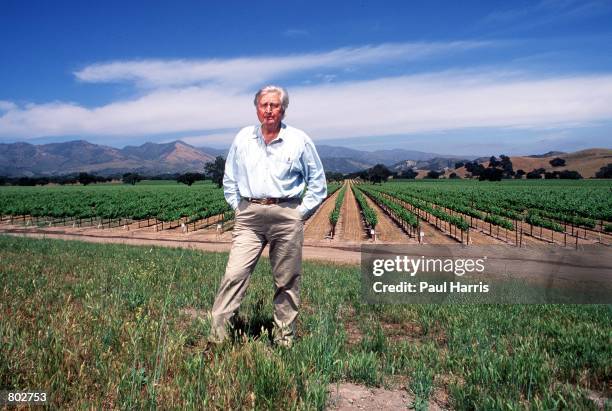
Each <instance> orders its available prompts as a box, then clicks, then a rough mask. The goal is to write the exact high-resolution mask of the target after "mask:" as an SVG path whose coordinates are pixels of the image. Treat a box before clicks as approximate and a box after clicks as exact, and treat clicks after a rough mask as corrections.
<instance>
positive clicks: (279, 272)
mask: <svg viewBox="0 0 612 411" xmlns="http://www.w3.org/2000/svg"><path fill="white" fill-rule="evenodd" d="M254 103H255V107H256V110H257V118H258V119H259V123H260V124H259V125H257V126H250V127H245V128H243V129H242V130H240V132H238V134H237V135H236V137H235V138H234V142H233V143H232V146H231V147H230V150H229V153H228V155H227V159H226V162H225V175H224V177H223V187H224V192H225V199H226V200H227V202H228V203H229V204H230V205H231V207H232V208H233V209H234V211H235V214H236V221H235V225H234V231H233V239H232V249H231V251H230V256H229V261H228V262H227V267H226V271H225V276H224V277H223V280H222V281H221V286H220V287H219V291H218V293H217V298H216V299H215V302H214V305H213V309H212V324H211V326H212V330H211V334H212V339H213V340H214V341H216V342H220V341H223V340H225V339H226V338H227V337H228V333H227V326H228V323H229V321H230V319H231V318H232V316H233V315H234V314H235V313H236V311H237V310H238V308H239V307H240V303H241V302H242V299H243V298H244V295H245V292H246V289H247V286H248V283H249V279H250V276H251V273H252V272H253V270H254V268H255V265H256V264H257V261H258V260H259V256H260V255H261V252H262V251H263V248H264V247H265V246H266V244H269V245H270V248H269V251H270V263H271V265H272V274H273V276H274V285H275V292H274V332H273V334H274V340H275V342H276V343H277V344H278V345H281V346H285V347H290V346H291V345H292V343H293V340H294V337H295V323H296V318H297V314H298V307H299V304H300V277H301V271H302V244H303V242H304V219H305V218H306V217H307V216H308V215H309V214H310V213H312V212H313V211H314V210H315V209H316V208H317V207H318V206H319V205H320V204H321V202H322V201H323V200H324V199H325V197H326V196H327V185H326V182H325V173H324V171H323V165H322V164H321V160H320V159H319V155H318V154H317V150H316V149H315V146H314V144H313V143H312V140H311V139H310V137H308V135H306V133H304V132H303V131H301V130H298V129H296V128H293V127H290V126H288V125H286V124H284V123H283V122H282V120H283V118H284V117H285V112H286V110H287V107H288V105H289V96H288V94H287V92H286V91H285V90H284V89H283V88H281V87H277V86H267V87H264V88H262V89H260V90H259V91H258V92H257V94H255V101H254ZM305 188H306V193H305V194H304V196H303V197H302V193H303V192H304V189H305Z"/></svg>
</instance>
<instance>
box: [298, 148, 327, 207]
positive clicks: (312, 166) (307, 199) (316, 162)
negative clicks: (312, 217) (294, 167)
mask: <svg viewBox="0 0 612 411" xmlns="http://www.w3.org/2000/svg"><path fill="white" fill-rule="evenodd" d="M301 162H302V167H303V170H304V180H305V181H306V194H304V198H303V199H302V204H300V206H299V207H298V211H299V212H300V214H301V215H302V217H305V216H306V215H308V214H310V213H312V212H314V210H316V209H317V207H318V206H319V205H321V203H322V202H323V200H325V198H326V197H327V182H326V180H325V171H324V170H323V163H321V159H320V158H319V154H318V153H317V149H316V148H315V146H314V144H313V142H312V140H310V138H308V137H307V136H306V137H305V147H304V153H303V154H302V158H301Z"/></svg>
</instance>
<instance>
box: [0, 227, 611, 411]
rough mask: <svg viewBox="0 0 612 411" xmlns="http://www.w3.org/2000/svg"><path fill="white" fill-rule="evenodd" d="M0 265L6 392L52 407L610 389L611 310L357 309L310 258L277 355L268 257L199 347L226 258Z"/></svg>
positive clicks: (59, 258)
mask: <svg viewBox="0 0 612 411" xmlns="http://www.w3.org/2000/svg"><path fill="white" fill-rule="evenodd" d="M0 261H1V264H0V284H1V286H0V287H1V288H0V313H1V315H0V347H1V349H0V387H6V388H16V389H24V388H34V387H35V388H37V389H44V390H46V391H47V392H48V393H49V395H50V398H51V404H52V406H53V407H62V408H161V409H167V408H198V409H199V408H213V409H228V408H231V409H242V408H255V409H322V408H324V406H325V403H326V400H327V388H328V386H329V384H331V383H335V382H338V381H352V382H355V383H361V384H366V385H376V386H388V385H394V384H398V383H399V384H400V385H401V386H403V387H405V388H406V389H407V390H408V391H409V392H410V393H411V394H412V395H413V396H414V397H415V399H414V402H413V403H412V404H407V405H410V406H412V407H414V408H416V409H426V407H427V406H428V404H429V403H430V402H431V401H432V400H433V399H434V397H435V393H436V391H444V392H445V393H446V394H447V395H448V397H449V400H448V401H449V404H448V405H449V406H450V407H453V408H457V409H524V408H529V407H534V408H537V409H558V408H569V409H589V408H595V404H594V402H593V401H592V400H590V399H589V395H588V392H587V390H592V391H595V392H596V393H599V395H600V396H602V397H604V398H605V397H609V391H607V390H609V387H610V381H611V380H610V376H611V373H612V371H611V364H610V358H612V350H611V348H610V347H611V344H610V342H611V337H612V329H611V327H610V324H612V321H611V320H612V312H611V309H610V307H609V306H560V305H549V306H518V305H516V306H509V305H506V306H494V305H489V306H487V305H472V306H459V305H457V306H435V305H388V306H382V305H365V304H362V303H361V301H360V294H359V290H360V284H359V278H360V275H359V269H358V267H352V266H334V265H331V264H319V263H317V264H315V263H309V262H307V263H305V264H304V275H303V282H302V290H303V291H302V301H303V305H302V310H301V313H300V317H299V324H298V334H299V335H300V338H299V340H298V341H297V342H296V344H295V345H294V347H293V348H292V349H290V350H286V349H281V348H276V347H273V346H271V345H270V343H269V340H268V336H267V334H266V333H265V332H264V333H261V331H260V329H261V327H260V326H261V325H262V324H266V323H269V322H270V320H271V319H272V303H271V301H272V296H273V282H272V278H271V275H270V265H269V262H268V260H266V259H262V260H261V261H260V263H259V264H258V267H257V269H256V270H255V273H254V275H253V278H252V279H251V285H250V288H249V291H248V293H247V297H246V299H245V301H244V303H243V306H242V308H241V311H240V318H241V320H242V321H243V323H244V324H245V325H246V327H245V330H246V334H245V335H244V336H243V337H241V338H239V339H238V341H236V342H234V343H228V344H224V345H222V346H219V347H216V348H215V349H213V350H205V349H204V347H205V344H206V336H207V333H208V330H209V323H208V320H207V319H206V312H207V311H208V310H210V308H211V306H212V302H213V299H214V296H215V293H216V291H217V287H218V285H219V281H220V279H221V276H222V275H223V272H224V270H225V264H226V262H227V254H223V253H204V252H198V251H193V250H185V249H169V248H158V247H153V248H151V247H136V246H125V245H98V244H88V243H80V242H69V241H59V240H35V239H26V238H17V237H0ZM349 334H350V335H349ZM351 339H353V340H354V341H351ZM398 381H399V382H398Z"/></svg>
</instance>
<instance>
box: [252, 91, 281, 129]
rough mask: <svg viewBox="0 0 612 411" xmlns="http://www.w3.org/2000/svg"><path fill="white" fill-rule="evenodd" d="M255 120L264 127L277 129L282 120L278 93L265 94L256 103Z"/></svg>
mask: <svg viewBox="0 0 612 411" xmlns="http://www.w3.org/2000/svg"><path fill="white" fill-rule="evenodd" d="M257 118H258V119H259V122H260V123H261V124H262V125H263V126H266V127H275V128H278V127H279V125H280V122H281V119H282V118H283V107H282V106H281V99H280V95H279V94H278V93H266V94H262V95H261V96H260V97H259V101H258V102H257Z"/></svg>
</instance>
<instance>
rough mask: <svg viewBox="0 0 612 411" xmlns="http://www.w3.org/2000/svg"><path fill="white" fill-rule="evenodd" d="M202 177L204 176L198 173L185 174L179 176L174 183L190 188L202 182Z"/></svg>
mask: <svg viewBox="0 0 612 411" xmlns="http://www.w3.org/2000/svg"><path fill="white" fill-rule="evenodd" d="M203 177H204V176H203V175H202V174H200V173H185V174H181V175H180V176H178V178H177V179H176V182H177V183H183V184H187V185H188V186H190V187H191V185H192V184H193V183H195V182H196V181H198V180H203Z"/></svg>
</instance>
